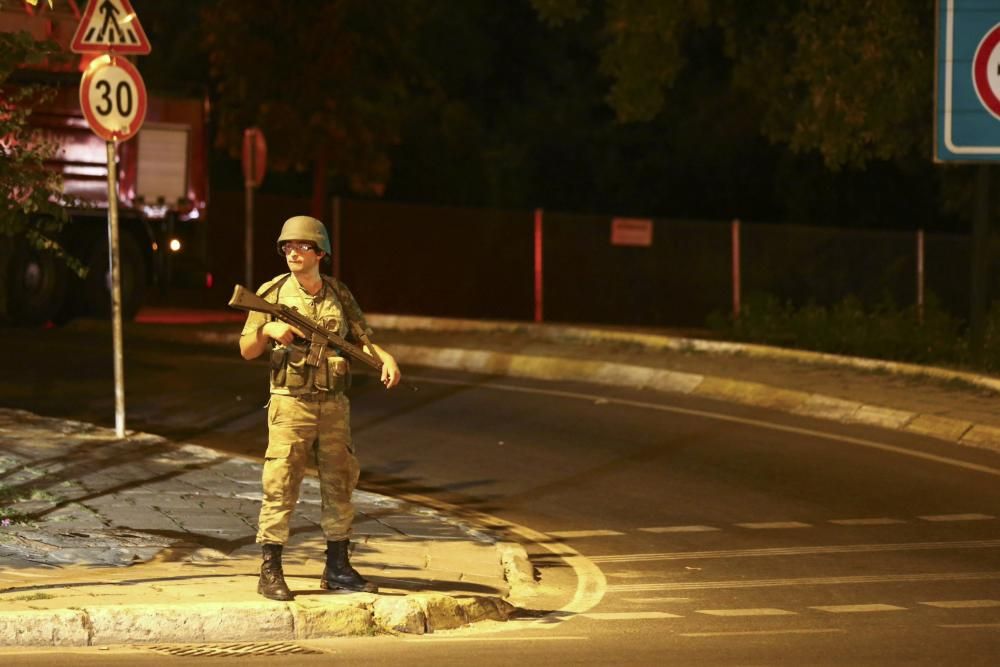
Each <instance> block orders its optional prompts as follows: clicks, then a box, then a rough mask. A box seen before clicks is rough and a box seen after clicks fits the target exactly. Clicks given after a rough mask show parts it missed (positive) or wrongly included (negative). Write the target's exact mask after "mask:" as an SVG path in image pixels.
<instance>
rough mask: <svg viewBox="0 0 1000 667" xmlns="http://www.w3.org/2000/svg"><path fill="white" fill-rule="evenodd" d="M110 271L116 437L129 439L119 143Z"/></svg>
mask: <svg viewBox="0 0 1000 667" xmlns="http://www.w3.org/2000/svg"><path fill="white" fill-rule="evenodd" d="M107 148H108V268H109V269H110V270H111V332H112V339H113V342H114V364H115V435H116V436H117V437H119V438H124V437H125V364H124V355H123V353H122V283H121V266H120V264H119V257H120V255H119V252H118V173H117V169H116V166H115V142H114V141H108V142H107Z"/></svg>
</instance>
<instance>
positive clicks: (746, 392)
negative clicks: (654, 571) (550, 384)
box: [392, 344, 1000, 452]
mask: <svg viewBox="0 0 1000 667" xmlns="http://www.w3.org/2000/svg"><path fill="white" fill-rule="evenodd" d="M392 350H393V354H394V355H395V356H396V357H397V358H398V359H399V360H400V361H402V362H406V363H410V364H416V365H420V366H429V367H434V368H449V369H458V370H463V371H469V372H474V373H486V374H493V375H510V376H513V377H526V378H533V379H540V380H563V381H578V380H579V379H580V378H582V377H584V378H587V380H588V381H590V382H596V383H599V384H608V385H615V386H624V387H632V388H635V389H652V390H655V391H661V392H667V393H676V394H683V395H688V396H698V397H702V398H711V399H715V400H724V401H730V402H733V403H738V404H741V405H750V406H754V407H762V408H770V409H772V410H780V411H782V412H790V413H793V414H797V415H803V416H807V417H815V418H818V419H826V420H830V421H837V422H842V423H854V424H865V425H868V426H878V427H881V428H887V429H891V430H898V431H909V432H912V433H915V434H919V435H924V436H929V437H932V438H936V439H939V440H944V441H947V442H950V443H953V444H957V445H964V446H968V447H977V448H980V449H989V450H992V451H995V452H1000V428H998V427H995V426H988V425H985V424H976V423H973V422H970V421H963V420H957V419H952V418H949V417H941V416H938V415H932V414H924V413H917V412H911V411H906V410H896V409H893V408H889V407H885V406H880V405H870V404H864V403H860V402H857V401H849V400H845V399H839V398H834V397H831V396H826V395H823V394H815V393H809V392H803V391H797V390H791V389H782V388H779V387H774V386H772V385H766V384H761V383H757V382H746V381H742V380H731V379H727V378H720V377H714V376H706V375H698V374H694V373H681V372H677V371H668V370H657V369H652V368H648V367H645V366H635V365H630V364H618V363H612V362H599V361H584V360H576V359H568V358H565V357H541V356H532V355H524V354H508V353H502V352H486V351H482V350H466V349H457V348H432V347H423V346H416V345H399V344H397V345H393V348H392Z"/></svg>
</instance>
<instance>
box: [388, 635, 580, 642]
mask: <svg viewBox="0 0 1000 667" xmlns="http://www.w3.org/2000/svg"><path fill="white" fill-rule="evenodd" d="M579 639H590V637H585V636H562V635H560V636H557V637H551V636H548V635H524V636H518V637H503V636H496V635H485V636H480V637H446V636H443V635H437V634H430V635H420V636H419V637H404V638H403V641H404V642H410V643H415V644H428V643H435V642H547V641H570V640H572V641H576V640H579Z"/></svg>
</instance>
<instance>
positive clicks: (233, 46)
mask: <svg viewBox="0 0 1000 667" xmlns="http://www.w3.org/2000/svg"><path fill="white" fill-rule="evenodd" d="M419 21H420V7H419V4H418V3H413V2H391V3H390V2H370V1H369V0H314V1H311V2H296V3H289V2H286V1H284V0H261V1H259V2H254V3H247V2H245V1H244V0H218V1H217V2H214V3H212V4H211V5H210V6H208V7H206V8H205V9H204V10H203V12H202V20H201V24H202V30H203V31H204V33H205V36H206V42H207V48H208V51H209V58H210V63H211V75H212V78H213V80H214V82H215V92H216V95H215V98H216V102H217V105H216V111H217V119H218V133H217V138H218V141H219V143H220V144H221V145H222V146H224V147H225V148H226V149H228V150H229V152H230V153H231V154H233V155H234V156H235V155H237V154H238V152H239V146H240V144H241V141H242V133H243V130H244V129H245V128H247V127H250V126H259V127H260V128H261V129H262V130H263V131H264V134H265V136H266V137H267V141H268V160H269V163H271V164H272V165H273V166H274V167H275V168H277V169H279V170H284V169H289V168H296V169H304V168H306V166H307V165H309V164H310V163H312V162H314V161H317V160H320V161H325V162H327V164H328V165H329V168H330V171H331V172H332V173H333V174H334V175H337V176H341V177H343V178H344V179H345V180H346V182H347V183H348V184H349V186H350V188H351V189H352V190H353V191H355V192H359V193H374V194H380V193H381V192H382V191H383V189H384V187H385V182H386V179H387V178H388V175H389V171H390V161H389V149H390V147H391V146H393V145H394V144H395V143H396V142H397V141H398V138H399V132H400V125H401V123H402V118H403V113H404V111H405V109H406V104H407V101H408V96H409V89H410V88H409V87H410V85H411V83H412V80H413V79H414V78H415V77H418V76H419V71H418V69H417V68H415V67H411V64H412V63H413V59H412V55H411V53H410V52H409V50H408V38H409V34H410V31H412V30H413V29H414V27H415V26H416V25H418V24H419Z"/></svg>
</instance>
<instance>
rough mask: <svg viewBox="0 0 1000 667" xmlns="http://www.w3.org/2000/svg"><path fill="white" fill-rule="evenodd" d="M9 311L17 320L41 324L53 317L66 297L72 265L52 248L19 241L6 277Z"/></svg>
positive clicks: (28, 323) (20, 322)
mask: <svg viewBox="0 0 1000 667" xmlns="http://www.w3.org/2000/svg"><path fill="white" fill-rule="evenodd" d="M4 283H5V284H6V286H7V287H6V289H7V313H8V317H9V319H10V321H11V322H13V323H15V324H25V325H38V324H45V323H46V322H50V321H52V320H53V319H54V318H55V317H56V314H57V313H58V312H59V311H60V309H61V308H62V306H63V301H64V300H65V299H66V287H67V285H68V284H69V269H68V268H67V267H66V264H65V262H64V261H63V260H61V259H60V258H58V257H56V256H55V255H54V254H53V253H51V252H45V251H43V250H38V249H37V248H33V247H32V246H30V245H29V244H28V243H27V242H26V241H24V240H20V241H17V242H16V245H15V247H14V251H13V253H12V254H11V257H10V261H9V263H8V264H7V276H6V280H5V281H4Z"/></svg>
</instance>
